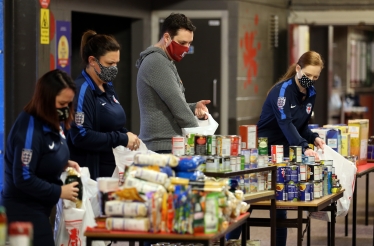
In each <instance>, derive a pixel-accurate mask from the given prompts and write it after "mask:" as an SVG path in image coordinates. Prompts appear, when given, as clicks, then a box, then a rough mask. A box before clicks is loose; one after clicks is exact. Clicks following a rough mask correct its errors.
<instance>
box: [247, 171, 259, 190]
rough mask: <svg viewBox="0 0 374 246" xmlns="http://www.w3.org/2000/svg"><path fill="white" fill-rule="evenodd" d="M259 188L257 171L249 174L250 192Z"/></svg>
mask: <svg viewBox="0 0 374 246" xmlns="http://www.w3.org/2000/svg"><path fill="white" fill-rule="evenodd" d="M257 188H258V183H257V176H256V174H255V173H251V174H250V175H249V190H250V193H255V192H257Z"/></svg>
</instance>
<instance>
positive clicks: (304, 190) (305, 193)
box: [299, 182, 311, 201]
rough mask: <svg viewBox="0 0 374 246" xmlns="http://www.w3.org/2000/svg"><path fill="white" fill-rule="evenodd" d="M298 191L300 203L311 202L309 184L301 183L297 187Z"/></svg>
mask: <svg viewBox="0 0 374 246" xmlns="http://www.w3.org/2000/svg"><path fill="white" fill-rule="evenodd" d="M299 189H300V201H311V197H310V193H311V183H309V182H302V183H300V186H299Z"/></svg>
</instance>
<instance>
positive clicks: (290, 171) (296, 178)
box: [286, 165, 300, 183]
mask: <svg viewBox="0 0 374 246" xmlns="http://www.w3.org/2000/svg"><path fill="white" fill-rule="evenodd" d="M286 181H293V182H294V183H299V182H300V167H299V166H298V165H291V166H287V167H286Z"/></svg>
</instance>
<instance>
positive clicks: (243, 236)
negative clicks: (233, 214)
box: [242, 222, 248, 246]
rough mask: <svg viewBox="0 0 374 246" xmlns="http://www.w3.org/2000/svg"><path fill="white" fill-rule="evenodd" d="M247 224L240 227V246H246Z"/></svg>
mask: <svg viewBox="0 0 374 246" xmlns="http://www.w3.org/2000/svg"><path fill="white" fill-rule="evenodd" d="M247 228H248V227H247V222H245V223H244V224H243V225H242V246H246V245H247Z"/></svg>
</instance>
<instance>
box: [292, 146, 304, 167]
mask: <svg viewBox="0 0 374 246" xmlns="http://www.w3.org/2000/svg"><path fill="white" fill-rule="evenodd" d="M302 157H303V154H302V148H301V146H290V152H289V158H290V162H297V163H300V162H302V161H303V160H302Z"/></svg>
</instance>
